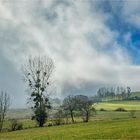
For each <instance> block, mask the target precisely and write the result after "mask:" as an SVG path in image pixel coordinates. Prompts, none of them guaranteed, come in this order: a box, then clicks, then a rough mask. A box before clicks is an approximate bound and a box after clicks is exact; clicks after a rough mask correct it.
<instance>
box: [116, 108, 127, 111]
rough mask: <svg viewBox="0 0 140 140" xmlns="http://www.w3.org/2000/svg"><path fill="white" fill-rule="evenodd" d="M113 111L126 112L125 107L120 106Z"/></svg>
mask: <svg viewBox="0 0 140 140" xmlns="http://www.w3.org/2000/svg"><path fill="white" fill-rule="evenodd" d="M115 111H122V112H123V111H124V112H127V110H126V109H124V108H122V107H119V108H117V109H115Z"/></svg>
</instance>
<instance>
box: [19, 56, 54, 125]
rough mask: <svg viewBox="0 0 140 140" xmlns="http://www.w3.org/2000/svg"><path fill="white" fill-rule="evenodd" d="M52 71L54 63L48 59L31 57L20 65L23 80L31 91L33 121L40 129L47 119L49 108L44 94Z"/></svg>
mask: <svg viewBox="0 0 140 140" xmlns="http://www.w3.org/2000/svg"><path fill="white" fill-rule="evenodd" d="M53 69H54V63H53V60H52V59H51V58H49V57H33V58H30V59H29V60H28V62H27V63H26V64H24V65H22V70H23V75H24V80H25V82H26V83H27V85H28V87H29V89H30V91H31V94H30V98H29V99H30V101H31V103H32V107H31V108H32V110H33V111H34V116H33V119H35V120H36V121H37V123H38V124H39V126H40V127H43V125H44V123H45V121H46V119H47V109H48V108H50V103H49V99H48V97H47V96H46V95H45V93H46V91H47V87H48V86H49V85H50V79H51V75H52V72H53Z"/></svg>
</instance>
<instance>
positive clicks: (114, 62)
mask: <svg viewBox="0 0 140 140" xmlns="http://www.w3.org/2000/svg"><path fill="white" fill-rule="evenodd" d="M44 55H47V56H49V57H51V58H52V59H53V61H54V64H55V70H54V73H53V81H54V82H53V83H54V84H53V85H52V87H51V89H52V92H51V94H52V96H53V97H59V98H61V97H64V96H66V95H69V94H86V95H95V94H96V92H97V89H98V88H99V87H103V86H130V87H131V89H132V91H138V90H140V85H139V84H140V2H139V0H133V1H132V0H118V1H117V0H116V1H115V0H30V1H29V0H0V90H6V91H7V93H8V94H10V97H11V100H12V107H16V108H21V107H26V106H27V104H26V102H27V97H28V96H29V95H28V93H27V92H26V89H27V86H26V85H25V83H24V82H23V80H22V79H23V75H22V72H21V65H22V64H24V63H25V62H26V61H27V60H28V58H29V57H30V56H44Z"/></svg>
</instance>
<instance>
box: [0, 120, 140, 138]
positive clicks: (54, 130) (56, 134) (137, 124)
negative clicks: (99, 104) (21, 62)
mask: <svg viewBox="0 0 140 140" xmlns="http://www.w3.org/2000/svg"><path fill="white" fill-rule="evenodd" d="M139 132H140V118H135V119H120V120H103V121H92V122H89V123H78V124H71V125H63V126H54V127H44V128H32V129H26V130H21V131H15V132H7V133H1V134H0V139H1V140H24V139H26V140H30V139H31V140H89V139H91V140H93V139H122V140H124V139H125V140H129V139H130V140H132V139H139V138H140V133H139Z"/></svg>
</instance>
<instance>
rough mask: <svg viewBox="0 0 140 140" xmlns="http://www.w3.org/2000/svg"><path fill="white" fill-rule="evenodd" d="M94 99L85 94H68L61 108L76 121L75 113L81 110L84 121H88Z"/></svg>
mask: <svg viewBox="0 0 140 140" xmlns="http://www.w3.org/2000/svg"><path fill="white" fill-rule="evenodd" d="M93 103H94V101H93V100H92V99H91V98H89V97H87V96H85V95H75V96H68V97H66V98H65V99H64V100H63V104H62V106H61V108H62V109H63V112H65V114H67V115H70V117H71V120H72V122H73V123H74V114H75V112H76V113H77V112H79V113H80V115H82V118H83V120H84V122H88V121H89V118H90V115H91V112H92V111H95V109H94V108H93V106H92V105H93Z"/></svg>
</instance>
